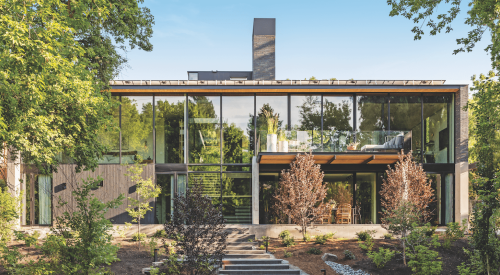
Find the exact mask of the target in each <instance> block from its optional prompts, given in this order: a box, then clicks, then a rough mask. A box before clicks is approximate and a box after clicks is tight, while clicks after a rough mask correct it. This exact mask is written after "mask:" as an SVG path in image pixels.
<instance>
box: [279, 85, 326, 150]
mask: <svg viewBox="0 0 500 275" xmlns="http://www.w3.org/2000/svg"><path fill="white" fill-rule="evenodd" d="M290 114H291V122H292V123H291V124H292V127H291V129H292V131H291V133H290V134H289V135H288V136H289V140H287V137H286V136H287V135H286V134H285V133H281V135H279V136H278V138H279V141H286V142H288V146H287V147H288V148H289V149H290V151H299V152H308V151H310V150H312V151H320V149H321V96H320V95H308V96H291V106H290ZM283 134H285V135H284V136H283ZM278 145H279V144H278ZM280 147H281V148H280ZM279 149H281V150H279ZM278 151H285V150H284V149H283V145H282V146H278Z"/></svg>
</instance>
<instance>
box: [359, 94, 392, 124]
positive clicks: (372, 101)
mask: <svg viewBox="0 0 500 275" xmlns="http://www.w3.org/2000/svg"><path fill="white" fill-rule="evenodd" d="M387 99H388V98H387V96H386V95H358V96H357V97H356V100H357V101H356V103H357V110H356V116H357V128H358V130H359V131H374V130H388V129H389V127H388V123H387V119H388V101H387ZM391 108H392V107H391ZM391 111H392V109H391ZM391 128H392V125H391Z"/></svg>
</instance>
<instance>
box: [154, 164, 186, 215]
mask: <svg viewBox="0 0 500 275" xmlns="http://www.w3.org/2000/svg"><path fill="white" fill-rule="evenodd" d="M156 184H157V185H159V186H160V187H161V193H160V196H158V198H156V207H155V212H156V213H155V223H157V224H164V223H165V222H166V221H169V220H170V217H171V215H172V214H173V213H174V200H173V199H174V197H175V194H186V174H182V173H177V172H172V173H162V174H156Z"/></svg>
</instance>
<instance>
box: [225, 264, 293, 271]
mask: <svg viewBox="0 0 500 275" xmlns="http://www.w3.org/2000/svg"><path fill="white" fill-rule="evenodd" d="M252 269H253V270H266V269H290V265H287V264H236V265H225V266H224V270H252Z"/></svg>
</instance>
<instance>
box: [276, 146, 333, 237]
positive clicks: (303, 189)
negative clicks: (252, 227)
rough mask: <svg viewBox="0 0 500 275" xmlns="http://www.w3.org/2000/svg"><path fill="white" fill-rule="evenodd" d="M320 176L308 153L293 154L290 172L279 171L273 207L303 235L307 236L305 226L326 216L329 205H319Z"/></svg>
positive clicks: (322, 190)
mask: <svg viewBox="0 0 500 275" xmlns="http://www.w3.org/2000/svg"><path fill="white" fill-rule="evenodd" d="M323 177H324V173H323V172H322V171H321V169H320V165H319V164H314V156H313V155H312V154H304V155H301V154H297V157H296V158H295V161H294V162H292V163H291V164H290V169H289V170H288V171H285V170H283V171H281V179H280V186H279V187H278V189H277V190H276V193H275V195H274V198H275V199H276V203H275V205H274V208H275V210H276V211H277V212H278V213H279V212H281V213H283V214H285V215H287V216H288V217H290V218H291V219H292V221H293V222H294V223H295V224H297V225H299V226H301V228H302V235H303V236H305V234H306V233H307V231H306V230H307V224H309V223H311V222H313V221H314V220H316V219H318V217H321V216H323V215H328V214H329V213H328V210H329V206H330V205H329V204H326V203H324V202H323V200H324V199H325V197H326V191H327V188H326V185H324V184H323Z"/></svg>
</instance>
